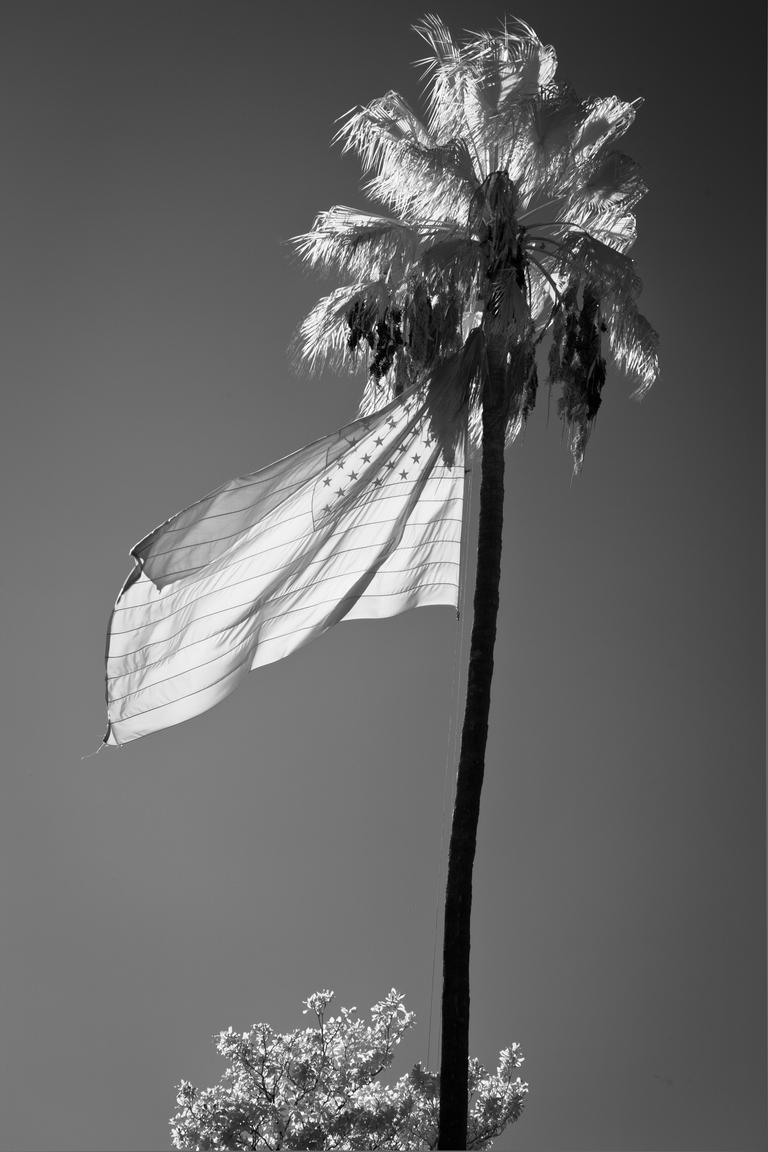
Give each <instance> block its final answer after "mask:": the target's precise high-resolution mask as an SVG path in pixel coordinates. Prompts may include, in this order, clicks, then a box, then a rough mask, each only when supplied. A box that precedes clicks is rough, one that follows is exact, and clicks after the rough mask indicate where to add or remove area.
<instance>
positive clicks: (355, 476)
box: [349, 472, 357, 480]
mask: <svg viewBox="0 0 768 1152" xmlns="http://www.w3.org/2000/svg"><path fill="white" fill-rule="evenodd" d="M349 478H350V480H357V472H350V473H349Z"/></svg>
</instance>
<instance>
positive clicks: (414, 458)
mask: <svg viewBox="0 0 768 1152" xmlns="http://www.w3.org/2000/svg"><path fill="white" fill-rule="evenodd" d="M411 460H413V462H414V464H418V462H419V460H421V456H419V454H418V452H414V454H413V456H411Z"/></svg>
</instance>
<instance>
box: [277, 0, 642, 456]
mask: <svg viewBox="0 0 768 1152" xmlns="http://www.w3.org/2000/svg"><path fill="white" fill-rule="evenodd" d="M415 30H416V31H417V32H418V33H419V34H420V35H421V36H422V37H423V39H424V40H426V42H427V44H428V45H429V47H430V54H429V56H428V57H427V58H426V59H425V60H423V61H419V63H421V64H423V65H424V66H425V75H426V76H427V77H428V79H429V92H428V114H427V118H426V121H422V120H421V119H419V118H418V117H417V115H416V114H415V112H414V111H413V110H412V109H411V108H410V106H409V105H408V103H407V102H406V101H405V100H404V99H403V97H402V96H400V95H398V93H396V92H388V93H387V94H386V95H385V96H383V97H381V98H380V99H377V100H373V101H372V102H371V103H370V104H368V105H366V106H365V107H363V108H358V109H355V110H353V111H352V112H351V113H349V114H348V115H347V116H346V118H345V119H344V123H343V125H342V127H341V129H340V130H339V132H338V135H337V139H339V140H340V141H341V142H342V143H343V146H344V150H345V151H347V150H351V149H352V150H354V151H356V152H357V153H358V154H359V156H360V158H361V161H362V165H363V168H364V170H365V172H366V173H368V174H369V179H368V182H367V184H366V190H367V192H368V193H369V194H370V196H371V197H372V198H373V199H375V200H377V201H379V202H380V203H383V204H385V205H386V206H388V208H389V210H390V212H391V215H383V214H379V213H373V212H360V211H357V210H355V209H352V208H347V207H341V206H337V207H334V208H331V209H329V210H328V211H327V212H321V213H320V214H319V215H318V217H317V219H316V220H315V222H314V225H313V227H312V229H311V231H310V232H308V233H306V234H305V235H302V236H298V237H296V238H295V240H294V243H295V244H296V247H297V249H298V252H299V254H300V256H301V257H302V259H303V260H304V261H305V262H306V264H308V265H309V266H311V267H316V268H321V269H324V270H328V271H330V272H333V273H336V274H337V275H339V276H342V277H345V278H346V279H347V283H346V284H344V286H342V287H339V288H337V289H336V290H335V291H333V292H331V293H330V294H329V295H327V296H325V297H323V298H322V299H321V300H320V301H319V302H318V303H317V305H316V306H315V307H314V308H313V309H312V311H311V312H310V313H309V315H308V316H307V318H306V319H305V320H304V322H303V324H302V326H301V328H300V330H299V333H298V338H297V352H298V356H299V359H300V360H301V361H303V362H304V363H305V364H307V365H308V366H310V367H311V368H314V367H319V366H323V365H326V366H332V367H336V368H340V367H344V366H347V367H354V366H356V365H359V363H360V360H359V358H358V355H357V354H358V352H359V349H360V348H361V346H362V347H367V348H368V350H369V356H368V365H367V366H368V384H367V386H366V388H365V391H364V395H363V400H362V405H361V409H362V412H363V413H367V412H369V411H372V410H374V409H376V408H377V407H379V406H380V405H381V404H383V403H386V402H388V401H389V400H390V399H391V398H392V397H393V396H394V395H397V394H398V393H399V392H401V391H402V390H403V389H404V388H405V387H408V386H411V385H422V386H424V387H425V390H426V392H427V394H428V396H429V394H430V392H431V394H432V396H433V399H434V398H435V397H437V396H438V395H439V396H441V397H443V398H445V397H446V396H450V397H451V398H452V405H451V406H452V407H453V408H454V410H455V408H456V406H460V405H463V404H464V403H468V404H469V425H470V434H471V437H472V439H474V440H477V439H478V438H479V430H480V413H481V407H482V401H483V397H484V389H486V388H488V387H489V385H490V384H491V383H492V382H493V381H494V380H495V381H496V383H497V385H498V386H499V387H500V388H502V390H503V393H504V396H505V405H506V413H507V436H508V438H511V437H512V436H514V435H515V434H516V433H517V432H518V431H519V429H520V428H521V427H522V425H523V423H524V421H525V419H526V417H527V414H528V412H529V410H530V409H531V408H532V407H533V404H534V402H535V397H536V387H537V370H536V355H535V353H536V346H537V345H538V344H539V343H540V342H541V341H542V339H543V338H544V337H545V336H547V337H548V338H549V341H550V349H549V383H550V384H551V385H557V386H559V388H560V397H559V401H558V411H559V413H560V415H561V416H562V418H563V420H564V421H565V424H566V426H567V429H568V438H569V445H570V449H571V452H572V455H573V459H574V465H575V468H576V469H577V470H578V468H579V467H580V466H581V463H582V460H583V455H584V448H585V445H586V442H587V439H588V437H589V433H590V431H591V428H592V425H593V422H594V419H595V416H596V413H597V410H598V408H599V405H600V399H601V391H602V387H603V384H604V382H605V359H604V357H603V353H602V347H603V340H602V337H603V335H606V336H607V343H608V346H609V348H610V352H611V353H612V355H613V358H614V360H615V361H616V363H617V364H618V366H619V367H621V368H622V369H624V370H625V371H626V372H627V373H628V374H629V375H630V376H631V377H633V378H634V381H635V384H636V390H635V394H636V395H642V394H643V393H644V392H645V390H646V389H647V388H648V387H649V386H650V385H651V384H652V383H653V381H654V379H655V378H656V375H657V372H658V355H657V343H658V340H657V336H656V333H655V332H654V330H653V329H652V328H651V326H650V325H649V324H648V322H647V321H646V320H645V318H644V317H643V316H642V315H641V314H640V312H639V311H638V308H637V297H638V294H639V291H640V282H639V280H638V278H637V275H636V273H635V271H634V266H633V263H632V261H631V259H630V258H629V256H627V251H628V249H629V248H630V247H631V245H632V243H633V241H634V239H635V234H636V227H635V217H634V214H633V209H634V208H635V206H636V204H637V202H638V201H639V199H640V198H641V196H642V195H643V194H644V192H645V191H646V188H645V185H644V183H643V181H642V179H641V178H640V175H639V173H638V168H637V165H636V164H635V162H634V161H633V160H631V159H630V158H629V157H628V156H626V155H624V154H623V153H622V152H620V151H617V150H616V149H615V148H614V144H615V142H616V140H617V139H618V138H619V137H620V136H622V135H623V134H624V133H625V132H626V131H627V129H628V128H629V127H630V125H631V124H632V122H633V120H634V117H635V111H636V107H637V105H638V101H633V102H631V103H627V102H625V101H623V100H621V99H619V98H618V97H616V96H609V97H605V98H600V97H589V98H586V99H580V98H579V97H578V96H577V95H576V93H575V92H574V91H573V89H571V88H570V87H568V86H567V85H566V84H563V83H561V82H559V81H557V80H555V71H556V66H557V59H556V56H555V52H554V50H553V48H552V47H551V46H549V45H545V44H542V42H541V41H540V40H539V38H538V37H537V35H536V33H535V32H534V31H533V29H532V28H531V27H530V26H529V25H528V24H526V23H524V22H523V21H521V20H513V21H509V20H507V21H505V22H504V25H503V27H502V29H501V30H500V32H499V33H498V34H496V35H492V34H490V33H487V32H481V33H475V34H470V35H468V37H467V38H466V39H465V40H464V41H463V42H462V43H461V44H458V43H457V42H456V41H454V39H453V38H452V36H451V34H450V32H449V31H448V29H447V28H446V27H445V25H444V24H443V23H442V21H441V20H440V19H439V18H438V17H436V16H427V17H425V18H424V19H423V20H422V21H421V22H420V23H419V24H418V25H416V26H415ZM436 384H440V385H441V387H440V388H439V389H438V388H436V387H435V385H436ZM446 385H447V387H446ZM443 407H444V402H443ZM437 409H438V406H437V403H436V401H435V412H434V414H433V415H434V423H435V425H436V431H437V433H438V435H439V434H440V425H441V422H440V418H439V411H438V410H437ZM450 425H451V422H450V421H448V422H446V421H443V426H444V427H450Z"/></svg>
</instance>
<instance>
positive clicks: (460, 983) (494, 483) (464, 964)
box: [437, 350, 507, 1149]
mask: <svg viewBox="0 0 768 1152" xmlns="http://www.w3.org/2000/svg"><path fill="white" fill-rule="evenodd" d="M489 351H490V350H489ZM491 367H496V368H497V371H495V372H494V371H489V377H488V381H487V385H488V386H487V387H486V390H485V396H484V401H483V433H482V480H481V485H480V520H479V528H478V543H477V574H476V577H475V598H474V620H473V623H472V640H471V647H470V657H469V673H468V678H467V702H466V707H465V712H464V727H463V730H462V736H461V753H460V756H459V769H458V777H457V782H456V800H455V805H454V809H453V822H452V825H451V839H450V845H449V849H448V879H447V884H446V893H445V926H444V937H443V1003H442V1046H441V1061H440V1121H439V1132H438V1143H437V1147H438V1148H441V1149H448V1148H453V1149H459V1148H466V1147H467V1066H468V1061H469V945H470V914H471V907H472V866H473V863H474V859H475V845H476V842H477V823H478V817H479V815H480V793H481V790H482V787H483V773H484V769H485V745H486V739H487V736H488V713H489V709H490V704H491V679H492V676H493V646H494V641H495V639H496V617H497V613H498V607H499V578H500V575H501V534H502V524H503V514H504V442H505V435H506V415H507V401H506V396H505V391H506V390H505V387H504V383H503V376H504V373H503V371H498V366H497V365H493V366H492V365H490V364H489V369H490V368H491Z"/></svg>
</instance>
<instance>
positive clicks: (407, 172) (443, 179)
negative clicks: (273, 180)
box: [336, 92, 477, 219]
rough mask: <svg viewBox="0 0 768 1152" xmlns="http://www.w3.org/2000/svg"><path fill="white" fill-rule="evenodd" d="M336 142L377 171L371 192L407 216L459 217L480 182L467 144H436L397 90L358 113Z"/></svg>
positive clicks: (451, 141) (365, 166) (368, 169)
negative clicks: (341, 143) (341, 142)
mask: <svg viewBox="0 0 768 1152" xmlns="http://www.w3.org/2000/svg"><path fill="white" fill-rule="evenodd" d="M336 139H337V140H341V141H343V149H342V150H343V151H345V152H347V151H350V150H354V151H356V152H357V153H358V155H359V156H360V159H361V161H362V165H363V170H364V171H365V172H374V173H375V175H374V176H373V177H372V178H371V180H370V181H369V182H368V184H367V185H366V190H367V191H368V192H369V194H370V195H371V196H373V197H374V198H375V199H378V200H380V201H382V202H383V203H386V204H388V205H389V206H390V207H391V208H392V209H393V211H395V212H397V213H398V214H399V215H401V216H405V217H409V218H410V217H413V216H419V217H426V218H430V217H431V218H433V219H442V218H449V219H450V218H454V219H455V218H457V217H458V216H459V215H460V214H461V212H462V210H463V209H464V208H465V206H466V203H467V200H468V197H469V196H470V195H471V192H472V189H473V188H474V187H475V185H476V183H477V177H476V173H475V170H474V167H473V163H472V158H471V156H470V154H469V151H468V149H467V146H466V144H465V142H464V141H462V140H461V139H457V138H456V139H448V140H445V141H443V142H437V141H435V140H434V139H433V138H432V137H431V135H430V134H429V132H428V131H427V129H426V128H424V126H423V124H422V123H421V121H420V120H419V119H418V117H417V116H416V115H415V113H414V112H413V111H412V109H411V108H410V107H409V105H408V104H407V103H406V101H405V100H403V98H402V97H401V96H399V95H398V93H396V92H388V93H387V94H386V96H383V97H381V99H379V100H373V101H371V103H370V104H368V105H366V106H365V107H364V108H358V109H356V110H355V111H354V112H352V113H351V114H350V115H349V116H348V117H347V120H346V121H345V123H344V124H343V125H342V127H341V128H340V129H339V131H338V132H337V134H336Z"/></svg>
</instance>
